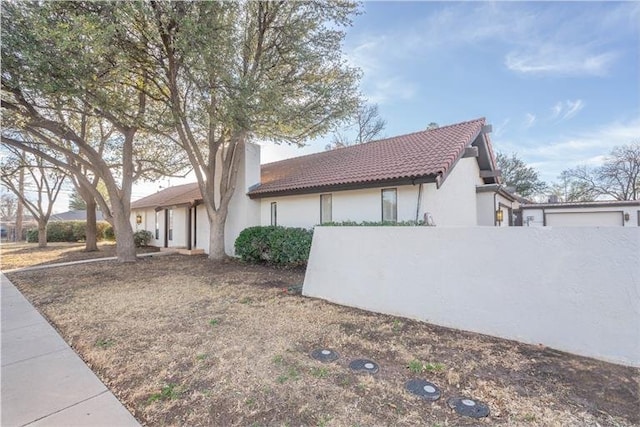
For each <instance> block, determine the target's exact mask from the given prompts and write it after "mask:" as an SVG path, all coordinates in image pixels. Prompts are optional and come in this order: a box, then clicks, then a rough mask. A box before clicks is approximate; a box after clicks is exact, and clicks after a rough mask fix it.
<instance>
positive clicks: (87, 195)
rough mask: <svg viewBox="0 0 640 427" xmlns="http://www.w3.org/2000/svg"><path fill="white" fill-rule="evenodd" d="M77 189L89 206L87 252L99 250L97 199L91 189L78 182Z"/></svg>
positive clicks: (85, 248)
mask: <svg viewBox="0 0 640 427" xmlns="http://www.w3.org/2000/svg"><path fill="white" fill-rule="evenodd" d="M76 191H77V192H78V194H79V195H80V197H82V200H84V202H85V204H86V206H87V226H86V238H85V247H84V250H85V251H86V252H93V251H97V250H98V227H97V225H96V205H97V203H96V199H95V198H94V197H93V194H91V190H89V189H87V188H85V187H83V186H82V185H81V184H76Z"/></svg>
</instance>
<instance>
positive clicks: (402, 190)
mask: <svg viewBox="0 0 640 427" xmlns="http://www.w3.org/2000/svg"><path fill="white" fill-rule="evenodd" d="M479 184H482V180H481V179H480V174H479V168H478V163H477V161H476V159H474V158H469V159H461V160H460V161H459V162H458V163H457V164H456V166H455V168H454V169H453V171H452V172H451V174H449V176H448V177H447V179H446V180H445V182H444V184H443V185H442V186H441V187H440V188H439V189H437V188H436V185H435V184H432V183H431V184H423V190H422V198H421V200H420V203H418V199H419V191H420V185H401V186H395V187H381V188H368V189H362V190H347V191H334V192H326V193H317V194H305V195H299V196H283V197H268V198H263V199H260V200H261V202H260V224H261V225H270V224H271V203H273V202H276V203H277V219H278V221H277V223H278V225H282V226H287V227H306V228H309V227H313V226H315V225H318V224H319V223H320V194H331V195H332V220H333V221H334V222H342V221H356V222H362V221H373V222H377V221H381V220H382V190H383V189H386V188H395V189H396V190H397V220H398V221H415V220H416V212H417V214H418V220H422V219H423V216H424V214H425V213H426V212H429V213H430V214H431V215H432V217H433V219H434V220H435V223H436V225H445V226H447V225H450V226H474V225H477V221H478V218H477V211H478V206H477V205H476V199H477V198H476V185H479ZM492 201H493V199H492ZM488 210H489V213H488V215H490V216H491V218H493V206H492V205H491V206H489V208H488ZM505 218H506V214H505ZM491 225H493V220H492V222H491Z"/></svg>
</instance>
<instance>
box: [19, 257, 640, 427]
mask: <svg viewBox="0 0 640 427" xmlns="http://www.w3.org/2000/svg"><path fill="white" fill-rule="evenodd" d="M9 278H10V280H12V282H13V283H14V284H16V286H18V287H19V288H20V290H21V291H22V292H23V293H24V294H25V295H26V296H27V297H28V298H29V299H30V300H31V301H32V302H33V303H34V305H35V306H36V307H37V308H38V309H39V310H40V311H41V312H42V313H43V314H44V315H45V316H47V317H48V318H49V319H50V321H51V322H52V323H53V324H54V325H55V327H56V328H57V329H58V330H59V331H60V332H61V334H62V335H63V336H64V337H65V339H66V340H67V341H68V342H69V343H70V344H71V345H72V346H73V347H74V349H75V350H76V351H77V352H78V353H79V354H80V355H81V356H82V357H83V358H84V360H85V361H86V362H87V363H88V364H89V366H90V367H91V368H92V369H93V370H94V371H95V372H97V374H98V375H99V376H100V378H102V380H103V381H104V382H105V383H106V384H107V385H108V386H109V388H110V389H111V390H112V391H113V392H114V393H115V394H116V396H118V397H119V398H120V399H121V401H122V402H123V403H124V404H125V405H126V406H127V407H128V408H129V409H130V410H131V412H132V413H133V414H134V415H135V417H136V418H137V419H138V420H139V421H140V422H141V423H142V424H144V425H148V426H152V425H153V426H156V425H189V426H207V425H217V426H229V425H292V426H293V425H298V426H299V425H305V426H306V425H310V426H311V425H316V426H352V425H406V426H415V425H428V426H435V425H545V426H555V425H557V426H571V425H575V426H583V425H602V426H604V425H611V426H617V425H620V426H630V425H637V424H639V423H640V416H639V414H638V399H639V392H638V388H639V382H640V370H638V369H633V368H628V367H623V366H618V365H613V364H608V363H604V362H600V361H596V360H592V359H587V358H582V357H577V356H572V355H568V354H565V353H561V352H557V351H554V350H552V349H548V348H542V347H537V346H530V345H523V344H519V343H515V342H512V341H507V340H501V339H497V338H492V337H488V336H483V335H478V334H472V333H466V332H460V331H455V330H451V329H446V328H441V327H436V326H432V325H428V324H425V323H421V322H416V321H411V320H407V319H403V318H398V317H393V316H387V315H380V314H374V313H369V312H365V311H361V310H356V309H351V308H347V307H341V306H337V305H334V304H330V303H327V302H324V301H320V300H314V299H309V298H305V297H302V296H300V295H294V294H291V293H289V292H285V291H283V289H285V290H286V288H287V287H289V286H291V285H295V284H301V283H302V281H303V272H301V271H286V270H284V271H283V270H276V269H272V268H266V267H257V266H246V265H242V264H240V263H238V262H235V261H230V262H226V263H212V262H210V261H208V260H206V258H204V257H185V256H180V255H171V256H166V257H160V258H150V259H142V260H140V261H139V262H137V263H136V264H135V265H120V264H117V263H115V262H109V263H96V264H83V265H78V266H70V267H58V268H54V269H46V270H37V271H30V272H20V273H12V274H10V275H9ZM317 347H329V348H332V349H335V350H337V351H338V352H339V353H340V355H341V357H340V359H338V360H337V361H336V362H334V363H329V364H323V363H320V362H317V361H315V360H313V359H311V358H310V357H309V353H310V352H311V351H312V350H313V349H315V348H317ZM359 357H366V358H371V359H373V360H375V361H377V362H378V363H379V364H380V367H381V368H380V372H379V373H378V374H377V375H375V376H369V375H367V374H356V373H353V372H351V371H350V370H349V368H348V364H349V361H350V360H352V359H354V358H359ZM412 361H420V362H421V363H422V364H424V365H425V369H424V372H421V373H414V372H411V370H410V369H408V366H409V365H410V363H411V362H412ZM416 365H417V364H416ZM412 366H413V365H412ZM416 377H420V378H425V379H428V380H430V381H432V382H434V383H436V384H437V385H439V386H440V387H441V389H442V391H443V397H442V398H441V399H440V400H439V401H437V402H435V403H429V402H426V401H422V400H420V399H419V398H417V397H415V396H413V395H411V394H409V393H407V392H405V391H404V389H403V387H404V383H405V382H406V381H407V380H409V379H411V378H416ZM460 395H464V396H472V397H474V398H476V399H479V400H482V401H484V402H486V403H487V404H488V405H489V406H490V408H491V414H490V416H489V417H488V418H485V419H482V420H474V419H471V418H464V417H461V416H458V415H456V414H455V413H454V412H453V411H452V410H451V409H449V408H448V407H447V405H446V399H447V398H449V397H451V396H460Z"/></svg>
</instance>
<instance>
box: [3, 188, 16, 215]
mask: <svg viewBox="0 0 640 427" xmlns="http://www.w3.org/2000/svg"><path fill="white" fill-rule="evenodd" d="M17 209H18V198H17V197H16V195H15V194H11V193H2V194H1V195H0V220H2V221H14V220H15V219H16V211H17Z"/></svg>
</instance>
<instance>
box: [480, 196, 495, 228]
mask: <svg viewBox="0 0 640 427" xmlns="http://www.w3.org/2000/svg"><path fill="white" fill-rule="evenodd" d="M493 195H494V193H490V192H485V193H477V194H476V209H477V215H478V225H481V226H491V227H493V226H494V225H495V222H494V219H495V212H494V201H493Z"/></svg>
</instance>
